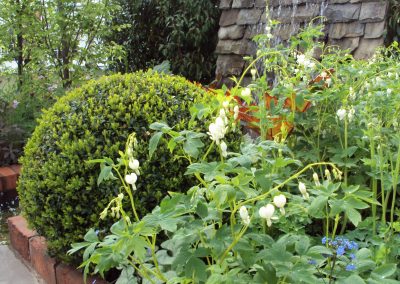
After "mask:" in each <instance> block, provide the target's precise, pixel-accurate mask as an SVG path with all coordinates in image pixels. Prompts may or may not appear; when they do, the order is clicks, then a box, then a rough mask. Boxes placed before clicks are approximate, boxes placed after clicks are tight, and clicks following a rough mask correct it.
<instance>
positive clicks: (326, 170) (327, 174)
mask: <svg viewBox="0 0 400 284" xmlns="http://www.w3.org/2000/svg"><path fill="white" fill-rule="evenodd" d="M325 177H326V179H327V180H328V181H331V180H332V177H331V172H330V171H329V170H328V169H325Z"/></svg>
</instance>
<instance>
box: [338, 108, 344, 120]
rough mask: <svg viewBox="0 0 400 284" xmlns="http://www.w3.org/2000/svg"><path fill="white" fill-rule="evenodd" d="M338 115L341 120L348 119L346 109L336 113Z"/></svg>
mask: <svg viewBox="0 0 400 284" xmlns="http://www.w3.org/2000/svg"><path fill="white" fill-rule="evenodd" d="M336 115H337V117H338V118H339V120H343V119H345V117H346V110H345V109H344V108H341V109H339V110H338V111H337V112H336Z"/></svg>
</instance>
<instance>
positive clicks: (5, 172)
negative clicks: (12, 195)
mask: <svg viewBox="0 0 400 284" xmlns="http://www.w3.org/2000/svg"><path fill="white" fill-rule="evenodd" d="M20 172H21V166H20V165H11V166H7V167H0V192H6V191H15V189H16V187H17V180H18V177H19V174H20Z"/></svg>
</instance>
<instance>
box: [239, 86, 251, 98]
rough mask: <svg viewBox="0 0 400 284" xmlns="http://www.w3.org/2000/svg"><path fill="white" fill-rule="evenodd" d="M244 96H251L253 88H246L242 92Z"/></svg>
mask: <svg viewBox="0 0 400 284" xmlns="http://www.w3.org/2000/svg"><path fill="white" fill-rule="evenodd" d="M241 95H242V97H250V96H251V90H250V89H249V88H244V89H243V90H242V92H241Z"/></svg>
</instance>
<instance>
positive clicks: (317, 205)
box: [308, 196, 328, 217]
mask: <svg viewBox="0 0 400 284" xmlns="http://www.w3.org/2000/svg"><path fill="white" fill-rule="evenodd" d="M327 201H328V197H327V196H317V197H316V198H315V199H314V200H313V201H312V202H311V205H310V207H309V208H308V213H309V214H310V215H311V216H314V217H322V216H323V215H324V214H323V212H325V205H326V203H327Z"/></svg>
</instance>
